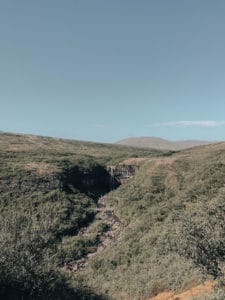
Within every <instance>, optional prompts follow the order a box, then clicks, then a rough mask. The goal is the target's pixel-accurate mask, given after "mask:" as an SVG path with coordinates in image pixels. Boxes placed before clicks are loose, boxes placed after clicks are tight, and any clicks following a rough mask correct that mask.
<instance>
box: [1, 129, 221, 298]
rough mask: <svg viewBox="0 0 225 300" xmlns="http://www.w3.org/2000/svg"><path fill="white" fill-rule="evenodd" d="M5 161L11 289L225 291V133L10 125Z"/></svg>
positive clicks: (4, 222) (144, 293)
mask: <svg viewBox="0 0 225 300" xmlns="http://www.w3.org/2000/svg"><path fill="white" fill-rule="evenodd" d="M0 166H1V168H0V210H1V215H0V225H1V226H0V241H1V242H0V298H2V299H78V300H79V299H116V300H119V299H124V300H128V299H131V300H136V299H151V298H152V297H154V296H156V295H158V294H159V296H160V293H164V294H165V293H166V292H168V294H170V295H171V294H175V295H184V294H185V293H183V291H186V290H188V289H190V288H192V287H196V286H200V285H201V284H202V283H203V282H205V281H207V282H213V286H217V287H218V288H219V290H215V291H214V292H212V291H210V292H212V293H211V294H210V295H208V298H205V296H204V298H203V299H214V300H215V299H218V300H219V299H220V300H222V299H224V298H225V296H224V294H223V291H222V290H221V287H222V286H223V284H224V281H223V280H224V275H225V264H224V258H225V251H224V249H225V223H224V213H225V202H224V198H225V175H224V174H225V143H217V144H211V145H206V146H199V147H196V148H192V149H189V150H184V151H180V152H172V151H168V152H166V151H157V150H151V149H140V148H134V147H128V146H122V145H111V144H100V143H90V142H81V141H73V140H63V139H53V138H48V137H37V136H31V135H14V134H7V133H0ZM210 286H212V284H210ZM213 293H214V296H213ZM199 296H201V295H199ZM199 299H201V298H199Z"/></svg>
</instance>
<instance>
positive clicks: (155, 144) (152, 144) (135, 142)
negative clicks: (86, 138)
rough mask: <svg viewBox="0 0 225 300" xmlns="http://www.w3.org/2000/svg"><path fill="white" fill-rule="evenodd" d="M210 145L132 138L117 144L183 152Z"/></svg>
mask: <svg viewBox="0 0 225 300" xmlns="http://www.w3.org/2000/svg"><path fill="white" fill-rule="evenodd" d="M210 143H212V142H209V141H199V140H185V141H169V140H165V139H162V138H158V137H132V138H127V139H123V140H121V141H118V142H117V144H120V145H127V146H134V147H140V148H152V149H160V150H183V149H188V148H192V147H195V146H200V145H207V144H210Z"/></svg>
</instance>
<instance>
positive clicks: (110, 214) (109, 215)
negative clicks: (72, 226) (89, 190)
mask: <svg viewBox="0 0 225 300" xmlns="http://www.w3.org/2000/svg"><path fill="white" fill-rule="evenodd" d="M106 197H107V196H102V197H100V198H99V200H98V202H97V208H96V211H97V214H96V216H95V220H99V221H101V222H103V223H104V224H105V225H106V227H107V230H106V231H104V232H102V233H101V234H100V235H99V236H98V239H99V243H98V246H97V249H96V250H95V252H92V253H89V254H88V255H87V256H85V257H83V258H81V259H79V260H76V261H74V262H73V263H71V264H70V265H69V266H68V267H69V269H70V270H71V271H78V270H80V269H83V268H85V266H86V265H87V264H88V262H89V261H90V259H91V258H93V257H94V256H96V255H97V254H98V253H99V252H101V251H102V250H104V249H105V248H106V247H107V246H108V245H109V244H110V243H112V242H113V241H116V240H118V239H119V236H120V233H121V232H122V230H123V228H124V225H123V224H122V223H121V221H120V220H119V218H118V217H117V216H116V215H115V213H114V209H113V208H109V207H107V205H106ZM91 225H92V224H90V225H89V226H87V227H85V228H82V229H81V230H80V232H79V233H78V234H79V235H80V236H85V235H88V231H89V228H90V227H91Z"/></svg>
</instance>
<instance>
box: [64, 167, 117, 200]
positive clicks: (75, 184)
mask: <svg viewBox="0 0 225 300" xmlns="http://www.w3.org/2000/svg"><path fill="white" fill-rule="evenodd" d="M62 181H63V189H64V190H67V191H69V190H71V191H74V189H78V190H79V191H80V192H82V193H85V194H87V195H88V196H90V197H91V198H93V199H95V200H97V199H98V198H99V197H100V196H102V195H104V194H106V193H108V192H110V191H111V190H113V189H115V188H117V187H118V186H119V185H120V182H119V181H118V180H117V178H115V177H114V176H113V175H112V174H111V172H109V170H108V169H107V168H105V167H104V166H101V165H98V164H96V165H94V166H92V167H91V168H87V169H84V168H81V167H80V166H74V167H73V168H70V169H68V170H67V171H66V172H64V173H63V175H62Z"/></svg>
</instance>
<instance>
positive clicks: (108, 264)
mask: <svg viewBox="0 0 225 300" xmlns="http://www.w3.org/2000/svg"><path fill="white" fill-rule="evenodd" d="M224 199H225V143H221V144H216V145H209V146H201V147H198V148H196V149H192V150H186V151H183V152H180V153H177V154H174V155H173V156H171V157H167V158H157V159H152V158H150V159H146V160H144V161H142V162H141V167H140V170H139V172H138V173H137V174H136V176H134V178H132V179H130V180H129V181H128V182H127V183H126V184H124V185H122V186H121V187H119V188H118V189H117V190H116V191H113V192H112V193H110V194H109V195H108V202H109V203H110V204H111V205H112V206H113V207H114V208H115V210H116V211H117V214H118V215H119V217H120V218H121V220H122V221H123V222H124V223H126V224H127V228H126V229H125V232H124V234H123V236H122V238H121V239H120V240H119V241H117V242H116V243H114V245H113V246H112V247H110V248H108V249H105V251H104V252H102V253H101V254H100V255H99V256H98V257H96V258H95V259H94V260H93V262H92V264H91V266H90V267H89V269H87V270H86V271H84V274H83V275H84V276H85V277H86V278H88V283H89V284H90V285H92V286H93V287H94V288H98V289H100V290H102V291H104V292H105V293H107V292H108V293H109V294H111V295H112V294H114V297H115V299H120V297H121V298H122V299H124V298H125V299H139V298H142V297H143V296H145V297H150V296H152V295H154V294H156V293H158V292H160V291H163V290H170V289H171V288H172V289H174V290H176V289H177V290H179V289H184V288H187V287H189V286H192V285H196V284H197V283H198V282H200V281H201V280H204V278H206V277H209V278H220V279H222V278H223V277H224V271H225V269H224V258H225V251H224V249H225V224H224V212H225V201H224ZM124 295H125V296H124ZM126 297H127V298H126ZM129 297H130V298H129Z"/></svg>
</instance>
